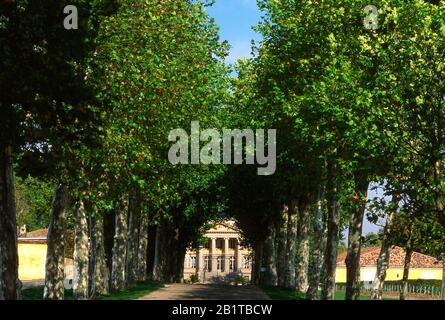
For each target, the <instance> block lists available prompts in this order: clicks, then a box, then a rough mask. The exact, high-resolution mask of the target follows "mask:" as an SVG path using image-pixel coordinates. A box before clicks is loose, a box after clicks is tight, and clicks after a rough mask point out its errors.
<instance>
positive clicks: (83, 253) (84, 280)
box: [73, 201, 89, 300]
mask: <svg viewBox="0 0 445 320" xmlns="http://www.w3.org/2000/svg"><path fill="white" fill-rule="evenodd" d="M73 218H74V279H73V298H74V300H87V299H88V265H89V259H88V256H89V254H88V253H89V248H88V243H89V239H88V222H87V217H86V212H85V207H84V204H83V202H82V201H79V202H78V203H76V204H75V206H74V208H73Z"/></svg>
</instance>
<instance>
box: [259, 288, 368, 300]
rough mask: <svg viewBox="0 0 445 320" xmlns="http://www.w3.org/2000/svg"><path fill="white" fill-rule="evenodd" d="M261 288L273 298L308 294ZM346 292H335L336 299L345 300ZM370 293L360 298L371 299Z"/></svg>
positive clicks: (299, 298)
mask: <svg viewBox="0 0 445 320" xmlns="http://www.w3.org/2000/svg"><path fill="white" fill-rule="evenodd" d="M261 289H262V290H263V291H264V292H265V293H266V294H267V295H268V296H269V298H271V299H272V300H306V295H305V294H304V293H300V292H297V291H295V290H290V289H286V288H280V287H261ZM344 299H345V292H343V291H337V292H336V293H335V300H344ZM370 299H371V297H370V296H369V295H361V296H360V298H359V300H370Z"/></svg>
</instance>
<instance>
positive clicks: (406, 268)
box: [400, 246, 413, 300]
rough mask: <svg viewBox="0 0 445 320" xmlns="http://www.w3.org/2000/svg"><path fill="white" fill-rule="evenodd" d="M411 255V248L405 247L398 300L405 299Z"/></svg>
mask: <svg viewBox="0 0 445 320" xmlns="http://www.w3.org/2000/svg"><path fill="white" fill-rule="evenodd" d="M412 255H413V250H412V249H411V247H410V246H409V247H408V248H407V249H406V254H405V262H404V263H403V278H402V290H400V300H405V299H406V296H407V294H408V278H409V267H410V264H411V257H412Z"/></svg>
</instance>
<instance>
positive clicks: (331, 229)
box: [322, 159, 340, 300]
mask: <svg viewBox="0 0 445 320" xmlns="http://www.w3.org/2000/svg"><path fill="white" fill-rule="evenodd" d="M326 188H327V190H326V191H327V194H326V198H327V201H328V223H327V228H328V233H327V239H326V252H325V257H324V267H325V279H324V286H323V290H322V299H323V300H333V299H334V297H335V272H336V270H337V254H338V242H339V237H340V208H339V202H338V181H337V164H336V163H335V159H330V160H329V161H328V170H327V186H326Z"/></svg>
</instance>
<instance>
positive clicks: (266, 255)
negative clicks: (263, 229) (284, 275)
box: [261, 227, 277, 286]
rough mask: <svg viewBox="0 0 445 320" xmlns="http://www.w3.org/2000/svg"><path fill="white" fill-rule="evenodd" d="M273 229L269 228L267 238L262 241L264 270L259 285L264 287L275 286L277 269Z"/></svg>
mask: <svg viewBox="0 0 445 320" xmlns="http://www.w3.org/2000/svg"><path fill="white" fill-rule="evenodd" d="M274 240H275V228H274V227H269V236H268V237H267V238H266V240H265V241H264V247H263V261H264V266H265V268H266V270H265V272H264V276H263V277H262V278H261V284H264V285H266V286H276V285H277V267H276V263H275V256H276V253H275V241H274Z"/></svg>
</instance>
